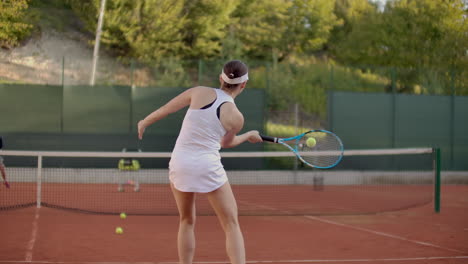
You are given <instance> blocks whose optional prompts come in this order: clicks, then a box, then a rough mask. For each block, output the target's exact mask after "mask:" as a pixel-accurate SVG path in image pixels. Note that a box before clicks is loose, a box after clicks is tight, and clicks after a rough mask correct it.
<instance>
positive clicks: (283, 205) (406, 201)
mask: <svg viewBox="0 0 468 264" xmlns="http://www.w3.org/2000/svg"><path fill="white" fill-rule="evenodd" d="M41 187H42V192H41V194H42V195H41V202H42V204H43V206H45V207H59V208H72V209H76V210H80V211H86V212H93V213H102V214H109V213H114V214H118V213H120V212H121V211H125V212H127V213H129V214H137V215H177V208H176V204H175V201H174V199H173V197H172V193H171V190H170V188H169V185H168V184H164V185H163V184H159V185H158V184H142V185H141V186H140V187H141V191H140V192H134V191H133V187H131V186H126V187H125V191H124V192H119V191H118V188H117V184H89V183H86V184H80V183H73V184H66V183H42V186H41ZM232 188H233V191H234V193H235V195H236V197H237V201H238V207H239V214H240V215H273V214H277V215H278V214H279V215H298V214H299V215H304V214H307V215H311V214H313V215H324V214H327V215H330V214H362V213H377V212H386V211H394V210H400V209H405V208H410V207H414V206H420V205H423V204H426V203H429V202H430V201H431V200H432V193H433V188H434V187H433V186H432V185H430V184H426V185H388V184H386V185H370V184H369V185H358V186H351V185H350V186H347V185H343V186H329V185H327V186H323V189H321V190H315V188H314V186H311V185H233V186H232ZM36 189H37V187H36V184H35V183H34V184H33V183H14V184H13V185H12V188H11V189H10V190H7V191H5V192H0V209H1V208H5V207H6V208H8V207H12V206H18V205H33V204H36ZM369 201H372V202H369ZM197 208H198V213H199V215H213V214H214V212H213V210H212V209H211V206H210V205H209V203H208V201H207V200H206V198H205V197H204V196H200V197H199V199H197Z"/></svg>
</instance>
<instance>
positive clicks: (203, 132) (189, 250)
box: [138, 60, 262, 264]
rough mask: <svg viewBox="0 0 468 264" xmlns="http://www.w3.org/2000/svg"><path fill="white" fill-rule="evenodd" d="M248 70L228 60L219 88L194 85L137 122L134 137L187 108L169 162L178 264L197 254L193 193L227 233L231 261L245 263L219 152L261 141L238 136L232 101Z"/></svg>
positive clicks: (240, 123) (238, 120)
mask: <svg viewBox="0 0 468 264" xmlns="http://www.w3.org/2000/svg"><path fill="white" fill-rule="evenodd" d="M248 79H249V78H248V69H247V66H246V65H245V64H244V63H242V62H241V61H238V60H233V61H229V62H227V63H226V64H225V65H224V67H223V71H222V73H221V75H220V78H219V80H220V83H221V88H220V89H214V88H208V87H202V86H199V87H194V88H190V89H188V90H186V91H185V92H183V93H181V94H179V95H178V96H176V97H175V98H173V99H172V100H171V101H169V102H168V103H167V104H166V105H164V106H162V107H161V108H159V109H157V110H156V111H154V112H153V113H151V114H149V115H148V116H147V117H146V118H145V119H143V120H141V121H140V122H138V137H139V139H142V137H143V133H144V131H145V128H146V127H148V126H149V125H151V124H153V123H154V122H157V121H158V120H160V119H162V118H164V117H166V116H167V115H169V114H171V113H174V112H176V111H178V110H180V109H182V108H183V107H185V106H189V109H188V110H187V113H186V115H185V118H184V121H183V123H182V128H181V130H180V133H179V137H178V138H177V141H176V144H175V147H174V150H173V152H172V156H171V160H170V162H169V179H170V182H171V189H172V192H173V194H174V197H175V200H176V203H177V208H178V211H179V215H180V222H179V232H178V237H177V245H178V252H179V260H180V263H192V260H193V255H194V253H195V234H194V225H195V215H196V212H195V194H196V193H206V194H207V197H208V200H209V202H210V204H211V206H212V207H213V209H214V211H215V213H216V215H217V216H218V219H219V221H220V223H221V226H222V228H223V230H224V232H225V235H226V251H227V254H228V256H229V258H230V260H231V263H234V264H237V263H245V248H244V239H243V236H242V232H241V229H240V227H239V222H238V217H237V204H236V200H235V198H234V195H233V193H232V190H231V186H230V185H229V182H228V178H227V176H226V172H225V171H224V168H223V165H222V164H221V158H220V154H219V149H220V148H221V147H222V148H231V147H235V146H237V145H239V144H241V143H243V142H245V141H249V142H251V143H256V142H262V139H261V137H260V135H259V133H258V131H255V130H252V131H249V132H246V133H244V134H240V135H237V133H239V132H240V130H241V129H242V127H243V125H244V117H243V116H242V114H241V112H240V111H239V110H238V109H237V107H236V105H235V103H234V98H236V96H238V95H239V94H240V93H241V92H242V91H243V90H244V88H245V86H246V84H247V80H248Z"/></svg>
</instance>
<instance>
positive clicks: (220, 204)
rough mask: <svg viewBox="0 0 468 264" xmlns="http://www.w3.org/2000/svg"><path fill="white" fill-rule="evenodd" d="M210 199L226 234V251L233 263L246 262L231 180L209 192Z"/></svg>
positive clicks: (242, 263) (241, 263) (240, 263)
mask: <svg viewBox="0 0 468 264" xmlns="http://www.w3.org/2000/svg"><path fill="white" fill-rule="evenodd" d="M208 200H209V201H210V203H211V206H212V207H213V209H214V210H215V212H216V215H217V216H218V219H219V221H220V222H221V226H222V227H223V230H224V233H225V234H226V251H227V254H228V256H229V259H230V260H231V263H232V264H244V263H245V247H244V238H243V236H242V232H241V229H240V226H239V220H238V217H237V203H236V200H235V198H234V194H233V193H232V190H231V185H230V184H229V182H227V183H226V184H224V185H223V186H221V187H220V188H219V189H217V190H215V191H213V192H210V193H208Z"/></svg>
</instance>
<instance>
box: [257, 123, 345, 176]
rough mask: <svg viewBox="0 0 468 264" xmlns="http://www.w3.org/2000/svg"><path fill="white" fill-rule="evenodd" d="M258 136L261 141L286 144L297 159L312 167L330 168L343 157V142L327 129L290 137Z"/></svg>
mask: <svg viewBox="0 0 468 264" xmlns="http://www.w3.org/2000/svg"><path fill="white" fill-rule="evenodd" d="M260 136H261V137H262V139H263V141H269V142H274V143H279V144H282V145H284V146H286V147H287V148H288V149H289V150H291V151H292V152H294V154H295V155H296V156H297V158H298V159H299V160H301V161H302V162H303V163H304V164H306V165H308V166H310V167H313V168H318V169H330V168H333V167H335V166H336V165H337V164H338V163H340V161H341V159H342V158H343V153H344V147H343V142H342V141H341V139H340V138H339V137H338V136H337V135H335V134H334V133H332V132H330V131H327V130H322V129H318V130H310V131H307V132H305V133H302V134H300V135H297V136H295V137H290V138H277V137H270V136H263V135H260Z"/></svg>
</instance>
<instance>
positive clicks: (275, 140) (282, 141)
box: [260, 129, 344, 169]
mask: <svg viewBox="0 0 468 264" xmlns="http://www.w3.org/2000/svg"><path fill="white" fill-rule="evenodd" d="M313 132H323V133H327V134H330V135H332V136H333V137H335V138H336V140H337V141H338V143H339V146H340V149H339V150H335V151H338V152H339V153H340V155H339V157H338V159H337V160H336V161H335V162H334V163H333V164H331V165H329V166H318V165H314V164H311V163H309V162H307V161H305V160H304V159H303V158H302V156H301V154H300V153H299V150H298V147H299V146H300V144H299V142H300V140H301V139H302V138H303V137H304V136H306V135H307V134H309V133H313ZM260 136H261V138H262V139H263V140H264V141H269V142H273V143H277V144H282V145H283V146H286V147H287V148H288V149H289V150H291V151H292V152H293V153H294V155H296V157H297V158H298V159H299V160H300V161H301V162H303V163H304V164H306V165H307V166H310V167H312V168H317V169H331V168H333V167H335V166H336V165H338V163H340V161H341V160H342V159H343V153H344V147H343V142H342V141H341V139H340V138H339V137H338V136H337V135H336V134H335V133H333V132H330V131H328V130H324V129H315V130H309V131H307V132H304V133H302V134H299V135H297V136H294V137H289V138H278V137H271V136H265V135H260ZM287 141H295V142H294V148H293V147H292V146H291V145H290V144H288V143H286V142H287Z"/></svg>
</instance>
